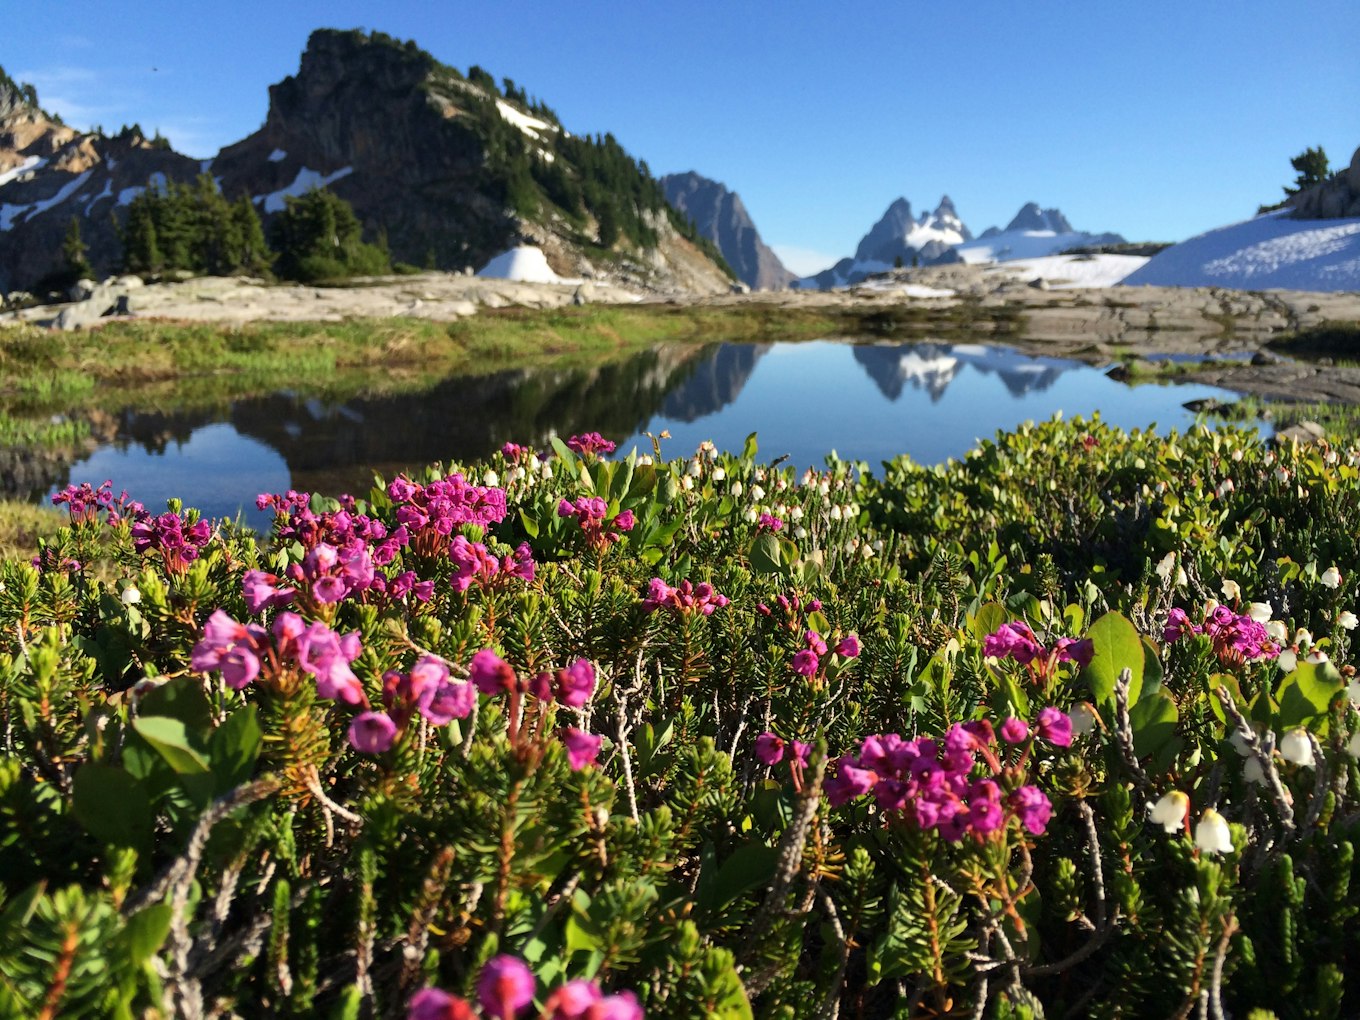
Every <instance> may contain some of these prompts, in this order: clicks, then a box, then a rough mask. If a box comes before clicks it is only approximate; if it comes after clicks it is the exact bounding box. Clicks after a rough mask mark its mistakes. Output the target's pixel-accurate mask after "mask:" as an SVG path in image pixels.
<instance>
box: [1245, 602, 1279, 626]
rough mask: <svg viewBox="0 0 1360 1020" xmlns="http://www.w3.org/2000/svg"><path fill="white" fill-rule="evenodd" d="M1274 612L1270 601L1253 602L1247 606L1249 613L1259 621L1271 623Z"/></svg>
mask: <svg viewBox="0 0 1360 1020" xmlns="http://www.w3.org/2000/svg"><path fill="white" fill-rule="evenodd" d="M1274 612H1275V610H1274V609H1272V608H1271V605H1270V603H1269V602H1253V603H1251V605H1249V606H1247V615H1248V616H1250V617H1251V618H1252V619H1253V620H1255V621H1256V622H1257V623H1269V622H1270V617H1271V616H1272V615H1273V614H1274Z"/></svg>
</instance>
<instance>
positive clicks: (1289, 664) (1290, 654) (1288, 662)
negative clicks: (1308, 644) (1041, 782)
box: [1275, 648, 1299, 673]
mask: <svg viewBox="0 0 1360 1020" xmlns="http://www.w3.org/2000/svg"><path fill="white" fill-rule="evenodd" d="M1275 662H1276V664H1277V665H1278V666H1279V667H1280V669H1281V670H1283V671H1284V672H1286V673H1292V672H1294V670H1296V669H1298V668H1299V657H1298V656H1297V655H1295V654H1294V649H1292V648H1286V649H1285V650H1284V651H1282V652H1280V657H1279V658H1278V659H1276V660H1275Z"/></svg>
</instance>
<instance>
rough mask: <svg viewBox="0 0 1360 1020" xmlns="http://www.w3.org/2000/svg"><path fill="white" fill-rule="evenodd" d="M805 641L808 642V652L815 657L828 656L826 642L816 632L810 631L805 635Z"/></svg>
mask: <svg viewBox="0 0 1360 1020" xmlns="http://www.w3.org/2000/svg"><path fill="white" fill-rule="evenodd" d="M804 640H805V641H807V647H808V651H810V652H811V653H812V654H813V655H816V656H822V655H825V654H826V642H825V641H823V640H822V636H821V635H820V634H818V633H817V632H816V631H815V630H810V631H808V632H807V633H806V634H805V635H804Z"/></svg>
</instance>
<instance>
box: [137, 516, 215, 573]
mask: <svg viewBox="0 0 1360 1020" xmlns="http://www.w3.org/2000/svg"><path fill="white" fill-rule="evenodd" d="M210 538H212V525H211V524H209V523H208V522H207V521H206V520H203V519H202V518H199V519H198V520H197V521H195V522H194V523H193V524H187V522H186V521H185V520H184V518H183V517H182V516H181V515H180V514H172V513H169V512H166V513H163V514H161V515H160V516H159V517H152V516H150V515H149V514H145V515H141V516H139V517H138V518H137V519H136V520H135V521H134V522H133V524H132V548H133V549H135V550H136V551H137V554H138V555H139V556H145V555H146V554H147V553H149V552H154V553H157V554H158V555H159V556H160V558H161V562H162V563H164V564H165V569H166V572H167V573H170V574H183V573H184V572H185V571H186V570H188V569H189V564H190V563H192V562H193V561H194V560H196V559H198V555H199V553H200V552H201V551H202V550H203V547H204V546H206V545H207V544H208V540H209V539H210Z"/></svg>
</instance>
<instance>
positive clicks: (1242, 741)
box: [1228, 730, 1251, 758]
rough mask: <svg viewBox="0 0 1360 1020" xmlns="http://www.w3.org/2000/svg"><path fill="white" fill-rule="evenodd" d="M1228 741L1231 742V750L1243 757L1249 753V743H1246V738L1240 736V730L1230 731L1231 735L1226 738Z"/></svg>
mask: <svg viewBox="0 0 1360 1020" xmlns="http://www.w3.org/2000/svg"><path fill="white" fill-rule="evenodd" d="M1228 743H1230V744H1232V746H1233V750H1234V751H1236V752H1237V753H1238V754H1240V755H1241V756H1242V757H1243V758H1245V757H1247V755H1249V754H1251V745H1249V744H1248V743H1247V738H1246V737H1244V736H1242V733H1241V731H1240V730H1233V731H1232V736H1230V737H1229V738H1228Z"/></svg>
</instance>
